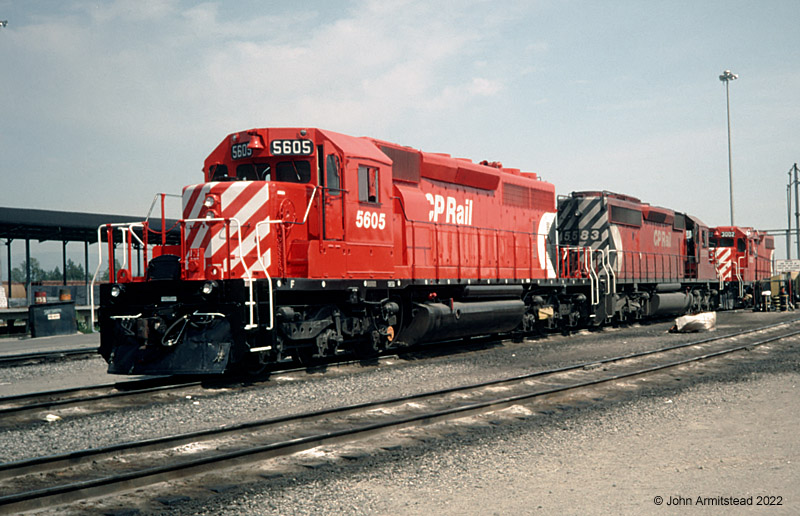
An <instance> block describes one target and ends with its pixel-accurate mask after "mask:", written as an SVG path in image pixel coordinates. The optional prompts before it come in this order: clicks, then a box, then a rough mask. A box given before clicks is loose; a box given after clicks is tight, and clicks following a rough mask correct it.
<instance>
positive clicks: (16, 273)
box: [11, 258, 48, 283]
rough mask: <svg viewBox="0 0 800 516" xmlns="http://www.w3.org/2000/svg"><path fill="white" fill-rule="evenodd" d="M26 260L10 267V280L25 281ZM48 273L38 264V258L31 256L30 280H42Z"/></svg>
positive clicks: (33, 281)
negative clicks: (17, 265)
mask: <svg viewBox="0 0 800 516" xmlns="http://www.w3.org/2000/svg"><path fill="white" fill-rule="evenodd" d="M26 263H27V262H24V261H23V262H22V264H20V266H19V267H14V268H13V269H11V281H15V282H17V283H25V279H26V278H25V267H26ZM47 275H48V273H47V272H45V271H44V270H43V269H42V266H41V265H39V260H37V259H36V258H31V282H32V283H35V282H38V281H44V280H45V279H47V278H46V276H47Z"/></svg>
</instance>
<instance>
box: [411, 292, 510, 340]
mask: <svg viewBox="0 0 800 516" xmlns="http://www.w3.org/2000/svg"><path fill="white" fill-rule="evenodd" d="M411 312H412V321H411V324H410V325H409V326H408V327H406V328H405V329H404V330H403V331H402V333H401V334H400V335H398V340H399V341H401V342H403V343H405V344H407V345H411V344H415V343H417V342H421V341H433V340H447V339H457V338H461V337H468V336H472V335H488V334H492V333H503V332H507V331H511V330H513V329H514V328H516V327H517V326H518V325H519V324H520V322H521V321H522V315H523V314H524V313H525V303H523V302H522V301H521V300H519V299H507V300H498V301H484V302H469V303H462V302H457V301H454V302H453V303H452V304H451V303H447V304H446V303H414V306H413V308H412V310H411Z"/></svg>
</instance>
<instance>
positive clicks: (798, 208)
mask: <svg viewBox="0 0 800 516" xmlns="http://www.w3.org/2000/svg"><path fill="white" fill-rule="evenodd" d="M792 171H793V172H794V226H795V231H796V232H797V234H796V236H797V257H798V258H800V198H799V197H798V195H800V192H798V189H797V185H798V182H800V178H798V177H797V176H798V173H800V170H798V169H797V163H795V164H794V167H792Z"/></svg>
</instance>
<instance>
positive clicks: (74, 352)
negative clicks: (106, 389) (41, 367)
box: [0, 347, 97, 366]
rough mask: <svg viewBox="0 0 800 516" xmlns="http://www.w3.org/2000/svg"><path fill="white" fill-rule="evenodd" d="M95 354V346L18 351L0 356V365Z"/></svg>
mask: <svg viewBox="0 0 800 516" xmlns="http://www.w3.org/2000/svg"><path fill="white" fill-rule="evenodd" d="M96 354H97V347H91V348H76V349H65V350H61V351H39V352H36V353H20V354H16V355H4V356H0V366H5V365H7V364H14V363H17V362H27V361H34V360H52V359H57V358H63V357H72V356H80V355H96Z"/></svg>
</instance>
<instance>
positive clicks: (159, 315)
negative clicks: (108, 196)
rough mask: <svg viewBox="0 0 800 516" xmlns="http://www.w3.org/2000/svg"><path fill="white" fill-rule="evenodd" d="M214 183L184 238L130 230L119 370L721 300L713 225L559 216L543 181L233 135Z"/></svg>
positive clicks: (584, 208) (591, 197)
mask: <svg viewBox="0 0 800 516" xmlns="http://www.w3.org/2000/svg"><path fill="white" fill-rule="evenodd" d="M203 172H204V182H203V183H200V184H197V185H192V186H187V187H186V188H184V191H183V195H182V205H183V216H182V219H181V220H180V221H178V225H179V228H178V229H179V231H180V239H179V243H178V244H168V243H167V235H166V230H165V229H162V233H161V235H160V236H161V244H160V245H150V244H149V243H148V240H149V239H151V238H152V234H151V231H150V229H149V222H148V221H145V222H143V223H142V224H139V225H134V226H137V227H138V226H141V228H143V229H142V230H141V235H142V236H141V237H137V233H136V231H135V230H136V229H137V228H135V227H133V226H126V227H122V228H121V229H122V230H123V233H124V235H125V237H126V242H127V246H128V249H127V251H128V257H127V258H126V260H125V265H124V266H123V267H122V268H121V269H119V270H117V271H114V270H113V266H112V270H111V274H112V276H111V277H114V278H115V280H116V281H115V282H113V283H109V284H107V285H102V286H101V301H100V305H101V312H100V326H101V347H100V352H101V354H102V355H103V356H104V357H105V358H106V360H107V361H108V362H109V372H111V373H119V374H165V373H167V374H174V373H222V372H225V371H229V370H237V369H249V370H254V369H255V370H257V369H259V368H260V367H262V366H263V365H265V364H268V363H271V362H275V361H280V360H284V359H286V358H289V357H293V358H295V359H297V360H298V361H300V362H308V361H310V360H312V359H315V358H319V357H325V356H332V355H336V354H339V353H344V352H358V353H365V354H373V353H376V352H380V351H382V350H384V349H387V348H391V347H397V346H407V345H410V344H413V343H416V342H420V341H428V340H444V339H453V338H459V337H467V336H472V335H479V334H494V333H507V332H518V333H521V334H525V333H530V332H534V331H539V330H540V329H542V328H551V327H560V328H563V329H566V328H569V327H574V326H579V325H586V324H593V323H594V324H600V323H603V322H606V321H609V320H612V319H631V318H640V317H648V316H654V315H664V314H672V313H683V312H684V311H686V310H688V309H692V308H693V309H698V310H699V309H707V308H714V307H715V306H716V305H717V304H719V297H720V292H719V289H716V288H715V287H714V286H713V285H714V284H715V283H716V282H717V281H718V280H719V278H718V276H717V271H718V270H719V267H718V265H715V262H714V260H713V258H712V254H711V253H710V251H709V248H710V243H709V238H708V236H709V231H710V230H709V229H708V227H706V226H705V225H703V224H702V223H700V222H699V221H698V220H696V219H694V218H692V217H690V216H688V215H685V214H681V213H677V212H674V211H672V210H668V209H665V208H658V207H654V206H650V205H648V204H645V203H641V202H640V201H639V200H638V199H635V198H633V197H629V196H624V195H619V194H611V193H608V192H582V193H573V194H572V195H571V196H569V197H566V198H562V199H560V200H559V203H558V210H557V209H556V196H555V188H554V186H553V185H552V184H550V183H547V182H544V181H541V180H539V179H538V178H537V177H536V175H535V174H532V173H523V172H520V171H519V170H516V169H510V168H504V167H503V166H502V165H501V164H499V163H488V162H481V163H473V162H471V161H469V160H465V159H459V158H453V157H451V156H448V155H445V154H433V153H426V152H421V151H418V150H414V149H412V148H409V147H403V146H400V145H396V144H393V143H389V142H384V141H380V140H375V139H371V138H356V137H351V136H346V135H343V134H339V133H335V132H332V131H326V130H321V129H310V128H306V129H303V128H282V129H274V128H273V129H253V130H249V131H242V132H238V133H234V134H231V135H229V136H228V137H227V138H225V140H223V141H222V143H220V145H219V146H218V147H217V148H216V149H215V150H214V151H213V152H212V153H211V155H210V156H209V157H208V158H207V159H206V161H205V166H204V169H203ZM557 212H558V213H557ZM557 215H558V217H557ZM162 217H163V216H162ZM557 219H558V222H557V223H556V220H557ZM161 227H162V228H163V227H164V224H163V222H162V225H161ZM104 228H105V231H106V232H107V233H108V237H109V242H111V241H112V239H111V238H110V237H111V234H112V232H113V231H114V230H115V229H116V228H115V227H112V226H111V225H109V226H105V227H104ZM556 230H558V234H559V235H560V239H561V242H559V241H558V238H557V231H556ZM137 239H138V242H136V240H137ZM764 241H765V242H766V239H764ZM135 243H136V244H138V247H140V249H141V253H142V257H143V260H144V263H145V273H144V274H143V275H142V276H136V275H134V274H133V271H132V268H131V266H130V263H131V261H132V260H130V259H128V258H129V257H130V255H131V253H132V249H133V247H134V244H135ZM717 243H720V242H717ZM720 245H721V243H720ZM764 245H765V246H766V243H765V244H764ZM717 249H719V246H718V247H717ZM759 252H760V253H761V255H762V256H766V254H765V253H764V252H763V251H759ZM109 262H110V263H111V264H113V263H114V248H113V245H110V247H109ZM743 263H744V262H743ZM760 272H761V271H760V270H759V271H758V272H757V274H756V275H758V273H760ZM747 278H749V276H748V277H747ZM754 278H755V276H754ZM744 281H748V280H744Z"/></svg>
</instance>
